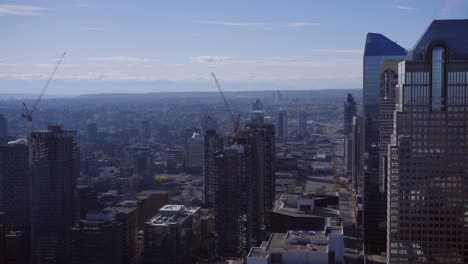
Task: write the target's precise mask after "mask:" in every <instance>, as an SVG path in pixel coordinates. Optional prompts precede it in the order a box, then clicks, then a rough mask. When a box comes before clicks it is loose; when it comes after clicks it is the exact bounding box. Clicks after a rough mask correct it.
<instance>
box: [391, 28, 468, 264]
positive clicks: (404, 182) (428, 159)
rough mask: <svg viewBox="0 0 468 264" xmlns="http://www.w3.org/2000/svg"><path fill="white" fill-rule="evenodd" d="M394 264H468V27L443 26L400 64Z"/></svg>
mask: <svg viewBox="0 0 468 264" xmlns="http://www.w3.org/2000/svg"><path fill="white" fill-rule="evenodd" d="M398 76H399V80H398V94H397V95H398V96H397V98H398V99H397V106H396V113H395V119H394V120H395V123H394V133H393V135H392V139H391V145H390V146H389V161H388V164H389V181H388V192H387V193H388V199H387V201H388V204H387V207H388V218H387V221H388V224H387V228H388V241H387V263H391V264H394V263H468V247H467V245H468V209H467V201H468V191H467V190H468V148H467V146H468V20H435V21H433V22H432V23H431V25H430V26H429V27H428V29H427V30H426V31H425V32H424V34H423V35H422V36H421V38H419V40H418V42H416V44H415V45H414V46H413V48H412V49H411V50H410V52H409V54H408V58H407V59H406V60H405V61H403V62H401V63H400V64H399V70H398Z"/></svg>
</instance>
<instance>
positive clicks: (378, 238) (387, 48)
mask: <svg viewBox="0 0 468 264" xmlns="http://www.w3.org/2000/svg"><path fill="white" fill-rule="evenodd" d="M406 53H407V52H406V50H405V49H404V48H402V47H401V46H399V45H398V44H397V43H395V42H393V41H392V40H390V39H388V38H387V37H385V36H384V35H382V34H377V33H368V34H367V38H366V44H365V49H364V69H363V70H364V78H363V121H364V177H363V178H364V194H363V195H364V211H363V238H364V246H365V253H369V254H370V253H377V254H378V253H380V252H381V251H384V250H385V242H384V241H385V204H386V203H385V194H384V193H383V192H381V191H380V190H382V188H380V186H379V184H381V183H380V181H379V178H380V177H379V162H380V159H379V115H380V112H379V106H380V102H379V101H380V100H379V97H380V80H381V79H380V70H381V65H382V64H383V62H384V61H385V60H387V59H401V60H403V59H404V58H405V57H406Z"/></svg>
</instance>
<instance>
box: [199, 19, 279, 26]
mask: <svg viewBox="0 0 468 264" xmlns="http://www.w3.org/2000/svg"><path fill="white" fill-rule="evenodd" d="M198 22H199V23H201V24H213V25H220V26H229V27H266V26H270V25H271V24H270V23H263V22H231V21H212V20H204V21H198Z"/></svg>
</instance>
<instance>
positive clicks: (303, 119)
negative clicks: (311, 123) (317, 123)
mask: <svg viewBox="0 0 468 264" xmlns="http://www.w3.org/2000/svg"><path fill="white" fill-rule="evenodd" d="M297 133H298V135H299V136H300V137H305V136H306V135H307V113H306V112H300V113H299V118H298V126H297Z"/></svg>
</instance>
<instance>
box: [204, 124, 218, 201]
mask: <svg viewBox="0 0 468 264" xmlns="http://www.w3.org/2000/svg"><path fill="white" fill-rule="evenodd" d="M219 149H222V140H221V139H220V138H219V136H218V134H217V133H216V130H207V131H206V133H205V135H204V139H203V189H204V190H203V191H204V202H205V204H206V205H208V206H213V205H214V203H215V195H214V193H215V190H214V187H215V186H214V184H215V178H216V167H215V154H216V151H218V150H219Z"/></svg>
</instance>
